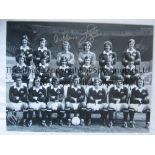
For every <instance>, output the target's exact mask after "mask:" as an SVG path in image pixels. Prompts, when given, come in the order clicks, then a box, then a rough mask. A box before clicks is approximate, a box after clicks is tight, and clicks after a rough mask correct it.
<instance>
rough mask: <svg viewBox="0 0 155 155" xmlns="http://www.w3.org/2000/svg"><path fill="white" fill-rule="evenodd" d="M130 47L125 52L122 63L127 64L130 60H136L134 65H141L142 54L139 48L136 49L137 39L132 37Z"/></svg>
mask: <svg viewBox="0 0 155 155" xmlns="http://www.w3.org/2000/svg"><path fill="white" fill-rule="evenodd" d="M128 44H129V48H128V49H127V50H126V51H125V52H124V54H123V60H122V65H124V66H127V65H128V64H129V61H130V60H134V65H140V62H141V55H140V52H139V51H138V50H136V49H135V40H134V39H130V40H129V42H128Z"/></svg>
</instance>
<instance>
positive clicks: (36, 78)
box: [33, 76, 41, 86]
mask: <svg viewBox="0 0 155 155" xmlns="http://www.w3.org/2000/svg"><path fill="white" fill-rule="evenodd" d="M36 81H37V82H40V84H41V78H40V77H39V76H36V77H35V78H34V80H33V86H34V85H35V82H36Z"/></svg>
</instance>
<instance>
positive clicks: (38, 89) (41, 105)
mask: <svg viewBox="0 0 155 155" xmlns="http://www.w3.org/2000/svg"><path fill="white" fill-rule="evenodd" d="M40 110H41V114H42V122H41V124H42V125H43V126H47V125H46V90H45V88H43V87H42V86H41V82H40V78H38V77H37V78H35V79H34V82H33V86H32V87H31V88H30V89H29V122H28V126H31V125H32V123H33V122H32V119H33V111H35V113H36V119H37V121H39V116H40Z"/></svg>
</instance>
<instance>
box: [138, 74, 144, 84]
mask: <svg viewBox="0 0 155 155" xmlns="http://www.w3.org/2000/svg"><path fill="white" fill-rule="evenodd" d="M138 81H142V82H143V86H144V78H143V77H142V76H139V77H137V79H136V85H137V86H138Z"/></svg>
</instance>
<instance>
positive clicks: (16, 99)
mask: <svg viewBox="0 0 155 155" xmlns="http://www.w3.org/2000/svg"><path fill="white" fill-rule="evenodd" d="M15 81H16V84H15V85H14V86H11V87H10V90H9V99H10V102H9V103H8V104H7V109H8V110H11V111H13V110H14V111H15V112H16V111H21V110H22V111H23V126H26V121H27V112H28V110H27V109H28V91H27V87H26V86H24V84H23V83H22V77H21V76H18V77H16V80H15Z"/></svg>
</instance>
